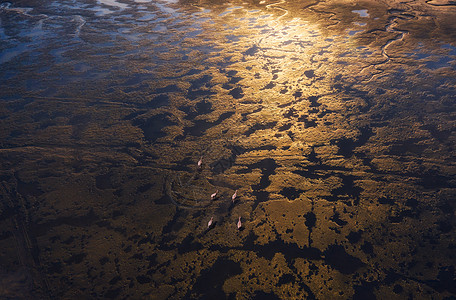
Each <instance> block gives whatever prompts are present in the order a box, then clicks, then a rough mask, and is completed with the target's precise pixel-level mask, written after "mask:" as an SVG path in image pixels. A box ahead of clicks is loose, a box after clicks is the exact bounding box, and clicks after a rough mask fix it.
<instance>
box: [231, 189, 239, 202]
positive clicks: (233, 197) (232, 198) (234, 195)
mask: <svg viewBox="0 0 456 300" xmlns="http://www.w3.org/2000/svg"><path fill="white" fill-rule="evenodd" d="M237 191H238V190H236V191H235V192H234V194H233V196H231V201H232V202H234V199H236V197H237Z"/></svg>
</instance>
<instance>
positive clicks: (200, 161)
mask: <svg viewBox="0 0 456 300" xmlns="http://www.w3.org/2000/svg"><path fill="white" fill-rule="evenodd" d="M202 165H203V157H202V156H201V158H200V159H199V160H198V168H201V166H202Z"/></svg>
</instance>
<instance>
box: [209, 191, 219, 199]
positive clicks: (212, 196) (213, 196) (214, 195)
mask: <svg viewBox="0 0 456 300" xmlns="http://www.w3.org/2000/svg"><path fill="white" fill-rule="evenodd" d="M217 193H218V190H216V191H215V193H213V194H212V195H211V200H214V199H215V197H216V196H217Z"/></svg>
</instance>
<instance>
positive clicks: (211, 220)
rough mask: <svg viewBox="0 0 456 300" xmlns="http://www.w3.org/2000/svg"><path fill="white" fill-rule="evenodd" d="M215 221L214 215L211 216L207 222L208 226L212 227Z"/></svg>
mask: <svg viewBox="0 0 456 300" xmlns="http://www.w3.org/2000/svg"><path fill="white" fill-rule="evenodd" d="M213 222H214V217H211V219H210V220H209V222H207V228H211V226H212V223H213Z"/></svg>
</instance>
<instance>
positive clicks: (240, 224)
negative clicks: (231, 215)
mask: <svg viewBox="0 0 456 300" xmlns="http://www.w3.org/2000/svg"><path fill="white" fill-rule="evenodd" d="M241 227H242V222H241V217H239V220H238V222H237V229H241Z"/></svg>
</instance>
